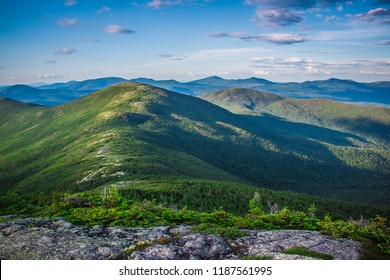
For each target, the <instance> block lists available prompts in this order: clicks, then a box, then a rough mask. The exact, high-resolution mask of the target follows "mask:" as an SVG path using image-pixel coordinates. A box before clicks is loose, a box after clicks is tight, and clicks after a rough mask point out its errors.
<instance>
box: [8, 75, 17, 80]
mask: <svg viewBox="0 0 390 280" xmlns="http://www.w3.org/2000/svg"><path fill="white" fill-rule="evenodd" d="M9 79H10V80H16V79H17V78H16V77H15V76H11V77H9Z"/></svg>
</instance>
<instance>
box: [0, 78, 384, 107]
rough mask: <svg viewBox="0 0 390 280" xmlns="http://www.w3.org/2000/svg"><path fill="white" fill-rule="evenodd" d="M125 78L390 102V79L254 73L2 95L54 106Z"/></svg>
mask: <svg viewBox="0 0 390 280" xmlns="http://www.w3.org/2000/svg"><path fill="white" fill-rule="evenodd" d="M121 82H138V83H142V84H147V85H151V86H155V87H160V88H163V89H167V90H170V91H174V92H178V93H183V94H188V95H195V96H198V95H202V94H206V93H210V92H214V91H218V90H222V89H228V88H247V89H254V90H258V91H263V92H270V93H273V94H278V95H283V96H288V97H294V98H304V99H306V98H328V99H333V100H337V101H341V102H348V103H358V104H362V105H377V106H385V107H386V106H387V107H388V106H390V95H389V92H390V82H374V83H358V82H355V81H351V80H340V79H329V80H325V81H308V82H303V83H275V82H271V81H268V80H265V79H260V78H254V77H252V78H249V79H235V80H228V79H223V78H220V77H216V76H213V77H208V78H205V79H200V80H194V81H191V82H186V83H181V82H178V81H175V80H160V81H157V80H153V79H147V78H137V79H131V80H126V79H123V78H115V77H108V78H98V79H91V80H85V81H80V82H77V81H70V82H66V83H54V84H48V85H35V86H34V87H33V86H26V85H14V86H8V87H3V88H0V97H6V98H11V99H14V100H18V101H23V102H31V103H35V104H40V105H48V106H54V105H59V104H63V103H66V102H69V101H71V100H75V99H77V98H80V97H81V96H85V95H87V94H89V93H92V92H94V91H97V90H100V89H103V88H105V87H107V86H111V85H115V84H118V83H121Z"/></svg>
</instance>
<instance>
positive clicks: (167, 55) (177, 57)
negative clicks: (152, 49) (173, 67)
mask: <svg viewBox="0 0 390 280" xmlns="http://www.w3.org/2000/svg"><path fill="white" fill-rule="evenodd" d="M158 56H160V57H164V58H169V59H171V60H174V61H180V60H183V59H184V57H179V56H175V55H171V54H159V55H158Z"/></svg>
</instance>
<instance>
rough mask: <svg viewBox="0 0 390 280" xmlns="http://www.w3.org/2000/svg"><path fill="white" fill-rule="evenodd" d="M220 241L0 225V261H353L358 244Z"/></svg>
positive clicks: (40, 222) (40, 224)
mask: <svg viewBox="0 0 390 280" xmlns="http://www.w3.org/2000/svg"><path fill="white" fill-rule="evenodd" d="M244 232H245V233H246V234H247V235H246V236H244V237H240V238H235V239H232V240H225V239H224V238H222V237H220V236H219V235H214V234H205V233H194V232H193V231H192V229H191V228H190V227H188V226H176V227H168V226H164V227H154V228H148V229H144V228H124V227H105V226H93V227H86V226H75V225H73V224H71V223H69V222H67V221H65V220H64V219H61V218H55V219H47V218H25V219H19V220H8V221H6V222H3V223H0V259H3V260H4V259H87V260H97V259H137V260H144V259H145V260H160V259H161V260H174V259H175V260H176V259H193V260H207V259H240V258H242V257H272V258H273V259H311V258H309V257H303V256H299V255H287V254H284V253H283V251H284V249H288V248H290V247H293V246H302V247H306V248H308V249H310V250H313V251H317V252H320V253H326V254H330V255H332V256H334V257H335V259H358V258H359V251H360V244H359V243H358V242H355V241H351V240H347V239H336V238H333V237H330V236H327V235H322V234H320V233H318V232H312V231H298V230H274V231H249V230H244Z"/></svg>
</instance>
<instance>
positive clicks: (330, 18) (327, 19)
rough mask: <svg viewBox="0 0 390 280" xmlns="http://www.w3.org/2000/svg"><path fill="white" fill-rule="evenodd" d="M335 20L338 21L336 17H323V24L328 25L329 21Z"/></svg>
mask: <svg viewBox="0 0 390 280" xmlns="http://www.w3.org/2000/svg"><path fill="white" fill-rule="evenodd" d="M337 19H338V17H337V16H336V15H332V16H329V17H325V20H324V22H325V23H329V22H330V21H332V20H337Z"/></svg>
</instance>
